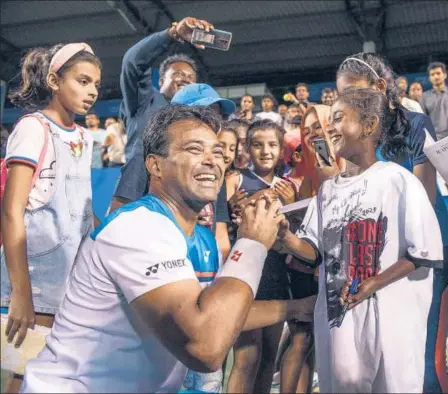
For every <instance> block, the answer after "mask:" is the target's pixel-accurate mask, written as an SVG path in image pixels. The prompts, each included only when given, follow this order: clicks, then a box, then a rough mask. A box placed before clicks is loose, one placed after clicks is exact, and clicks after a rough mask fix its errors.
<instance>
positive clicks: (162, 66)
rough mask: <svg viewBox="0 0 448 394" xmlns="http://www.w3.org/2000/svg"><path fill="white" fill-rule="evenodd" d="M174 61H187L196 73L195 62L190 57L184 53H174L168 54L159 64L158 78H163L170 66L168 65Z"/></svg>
mask: <svg viewBox="0 0 448 394" xmlns="http://www.w3.org/2000/svg"><path fill="white" fill-rule="evenodd" d="M174 63H187V64H188V65H190V67H191V68H192V69H193V70H194V72H195V73H196V74H197V73H198V69H197V67H196V63H195V61H194V60H193V59H192V58H191V57H189V56H187V55H184V54H183V53H176V54H174V55H171V56H168V57H167V58H166V59H165V60H164V61H163V62H162V63H161V64H160V67H159V76H160V78H163V77H164V76H165V74H166V72H167V71H168V69H169V68H170V66H171V65H172V64H174Z"/></svg>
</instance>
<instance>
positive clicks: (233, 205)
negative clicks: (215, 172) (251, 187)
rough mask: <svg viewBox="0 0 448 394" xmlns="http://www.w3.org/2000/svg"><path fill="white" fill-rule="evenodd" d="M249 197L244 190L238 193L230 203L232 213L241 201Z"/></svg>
mask: <svg viewBox="0 0 448 394" xmlns="http://www.w3.org/2000/svg"><path fill="white" fill-rule="evenodd" d="M247 196H248V193H247V192H246V191H245V190H244V189H240V190H238V191H236V192H235V194H234V195H233V196H232V197H231V198H230V200H229V202H228V204H229V210H230V212H234V211H235V208H236V207H237V205H238V204H240V202H241V201H243V200H245V199H246V198H247Z"/></svg>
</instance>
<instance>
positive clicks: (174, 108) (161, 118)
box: [143, 105, 221, 158]
mask: <svg viewBox="0 0 448 394" xmlns="http://www.w3.org/2000/svg"><path fill="white" fill-rule="evenodd" d="M182 120H193V121H197V122H200V123H204V124H205V125H207V126H208V127H210V128H211V129H212V130H213V131H214V132H215V133H217V132H218V131H219V130H220V129H221V118H220V116H219V115H218V114H217V113H216V111H214V110H213V109H211V108H210V107H202V106H198V107H189V106H187V105H168V106H166V107H164V108H162V109H160V110H159V111H157V112H156V113H155V115H154V116H153V117H151V120H150V121H149V123H148V124H147V126H146V128H145V131H144V133H143V151H144V155H145V156H144V157H145V158H146V157H147V156H148V155H149V154H154V155H158V156H162V157H167V156H168V152H169V140H168V128H169V127H170V126H171V125H172V124H173V123H175V122H179V121H182Z"/></svg>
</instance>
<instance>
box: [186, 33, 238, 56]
mask: <svg viewBox="0 0 448 394" xmlns="http://www.w3.org/2000/svg"><path fill="white" fill-rule="evenodd" d="M231 42H232V33H230V32H228V31H224V30H217V29H211V30H210V31H208V32H207V31H205V30H202V29H198V28H196V29H194V30H193V35H192V36H191V43H192V44H195V45H203V46H205V47H207V48H212V49H218V50H220V51H228V50H229V48H230V43H231Z"/></svg>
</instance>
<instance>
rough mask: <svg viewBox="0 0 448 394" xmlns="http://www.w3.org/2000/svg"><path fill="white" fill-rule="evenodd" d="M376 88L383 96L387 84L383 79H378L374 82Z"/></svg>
mask: <svg viewBox="0 0 448 394" xmlns="http://www.w3.org/2000/svg"><path fill="white" fill-rule="evenodd" d="M375 84H376V87H377V88H378V90H379V91H380V92H381V93H383V94H385V93H386V90H387V82H386V80H385V79H384V78H378V79H377V80H376V82H375Z"/></svg>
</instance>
